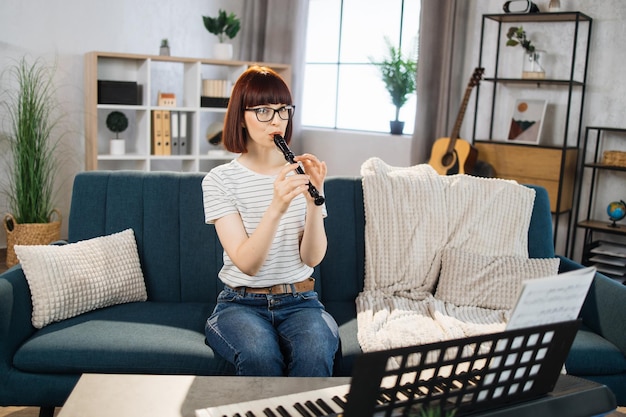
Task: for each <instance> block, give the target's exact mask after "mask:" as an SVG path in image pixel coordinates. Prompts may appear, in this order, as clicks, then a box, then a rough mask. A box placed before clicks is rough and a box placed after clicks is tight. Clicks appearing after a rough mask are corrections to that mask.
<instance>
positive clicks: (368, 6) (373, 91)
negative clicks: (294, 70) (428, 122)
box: [302, 0, 421, 134]
mask: <svg viewBox="0 0 626 417" xmlns="http://www.w3.org/2000/svg"><path fill="white" fill-rule="evenodd" d="M420 2H421V0H385V1H380V0H310V2H309V17H308V28H307V41H306V42H307V46H306V68H305V75H304V92H303V97H302V123H303V125H305V126H311V127H324V128H335V129H354V130H367V131H374V132H389V121H390V120H393V119H394V118H395V107H394V106H393V104H392V103H391V98H390V97H389V93H387V90H386V89H385V85H384V84H383V82H382V80H381V77H380V73H379V69H378V68H377V67H376V66H375V65H373V64H372V62H371V59H374V60H380V59H382V58H383V57H385V56H387V45H386V43H385V38H388V39H389V41H390V42H391V44H392V45H394V46H395V47H400V48H401V50H402V51H403V54H404V55H405V56H413V57H417V41H418V32H419V17H420ZM415 103H416V98H415V94H413V95H412V96H411V97H410V98H409V101H408V102H407V103H406V104H405V105H404V106H403V107H402V109H401V110H400V120H403V121H404V122H405V128H404V133H407V134H412V133H413V127H414V123H415Z"/></svg>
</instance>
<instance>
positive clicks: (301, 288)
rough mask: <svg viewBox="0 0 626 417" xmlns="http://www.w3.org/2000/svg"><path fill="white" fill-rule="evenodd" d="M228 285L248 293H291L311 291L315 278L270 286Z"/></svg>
mask: <svg viewBox="0 0 626 417" xmlns="http://www.w3.org/2000/svg"><path fill="white" fill-rule="evenodd" d="M228 287H229V288H231V289H233V290H235V291H243V292H247V293H250V294H291V293H293V292H306V291H313V289H314V288H315V278H307V279H305V280H304V281H300V282H296V283H294V284H276V285H272V286H271V287H261V288H255V287H231V286H230V285H228ZM292 287H293V289H292Z"/></svg>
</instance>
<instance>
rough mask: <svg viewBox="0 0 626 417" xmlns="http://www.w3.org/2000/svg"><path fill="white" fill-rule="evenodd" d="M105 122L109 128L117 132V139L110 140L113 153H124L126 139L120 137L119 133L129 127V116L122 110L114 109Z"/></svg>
mask: <svg viewBox="0 0 626 417" xmlns="http://www.w3.org/2000/svg"><path fill="white" fill-rule="evenodd" d="M105 123H106V125H107V127H108V128H109V130H110V131H111V132H113V133H115V139H111V142H110V153H111V155H123V154H124V153H125V152H126V144H125V141H124V139H120V137H119V134H120V133H122V132H123V131H125V130H126V128H128V118H127V117H126V115H125V114H124V113H122V112H120V111H112V112H111V113H109V115H108V116H107V119H106V122H105Z"/></svg>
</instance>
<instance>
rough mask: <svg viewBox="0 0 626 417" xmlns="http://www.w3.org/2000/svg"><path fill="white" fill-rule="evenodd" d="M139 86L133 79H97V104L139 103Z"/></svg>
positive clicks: (135, 104)
mask: <svg viewBox="0 0 626 417" xmlns="http://www.w3.org/2000/svg"><path fill="white" fill-rule="evenodd" d="M141 102H142V100H141V86H140V85H137V83H136V82H134V81H106V80H98V104H128V105H132V106H137V105H141V104H142V103H141Z"/></svg>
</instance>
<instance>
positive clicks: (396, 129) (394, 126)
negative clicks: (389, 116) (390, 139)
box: [389, 120, 404, 135]
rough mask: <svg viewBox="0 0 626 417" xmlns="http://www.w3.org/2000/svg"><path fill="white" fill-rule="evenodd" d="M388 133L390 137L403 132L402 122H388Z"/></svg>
mask: <svg viewBox="0 0 626 417" xmlns="http://www.w3.org/2000/svg"><path fill="white" fill-rule="evenodd" d="M389 131H390V132H391V134H392V135H401V134H402V132H403V131H404V122H401V121H399V120H391V121H390V122H389Z"/></svg>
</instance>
